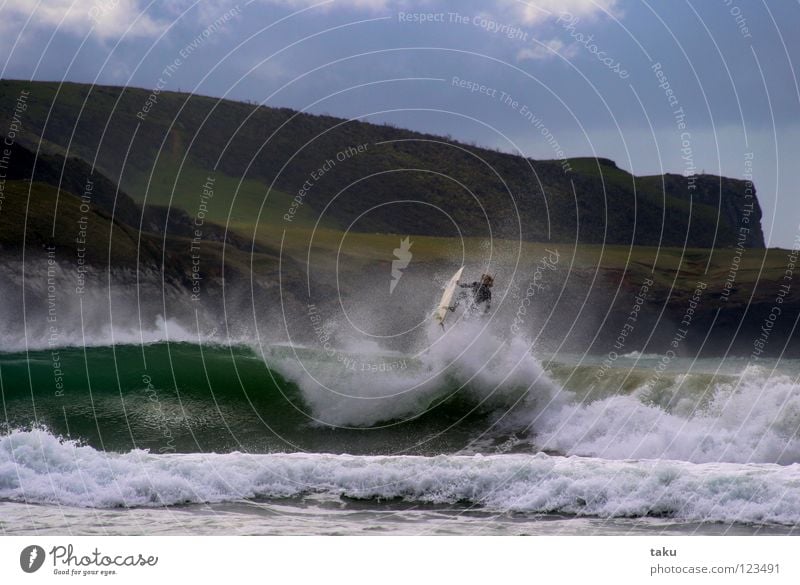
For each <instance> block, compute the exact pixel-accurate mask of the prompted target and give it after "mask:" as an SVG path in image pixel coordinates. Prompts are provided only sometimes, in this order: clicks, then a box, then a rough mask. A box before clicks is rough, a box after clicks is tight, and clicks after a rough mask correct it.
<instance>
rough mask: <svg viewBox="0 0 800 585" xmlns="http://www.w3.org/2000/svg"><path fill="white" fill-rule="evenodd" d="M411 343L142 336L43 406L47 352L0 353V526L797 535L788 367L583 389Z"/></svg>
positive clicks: (518, 354) (432, 339)
mask: <svg viewBox="0 0 800 585" xmlns="http://www.w3.org/2000/svg"><path fill="white" fill-rule="evenodd" d="M425 335H426V343H425V344H424V345H423V346H422V349H421V350H420V351H417V352H398V351H393V350H391V349H387V348H382V347H380V346H378V345H377V344H374V343H370V344H364V343H360V342H357V341H350V342H348V341H347V340H338V341H339V343H338V344H337V346H336V348H337V349H336V351H335V353H334V354H333V355H331V354H330V352H325V351H322V350H321V349H320V348H319V347H317V346H315V345H314V344H313V343H311V344H299V343H294V344H293V343H279V344H260V343H254V342H252V340H251V341H250V342H249V343H242V342H241V340H237V341H236V342H235V343H227V344H226V343H220V342H219V341H215V340H209V339H198V338H197V336H196V335H192V334H191V332H190V331H188V330H184V329H180V328H176V327H173V328H172V329H170V327H169V323H167V322H164V321H158V322H157V324H156V329H155V330H154V331H152V332H149V333H148V334H147V335H146V336H145V339H146V340H147V342H146V343H144V344H143V345H142V344H138V345H137V344H133V343H130V342H131V339H130V337H129V336H125V335H123V336H121V339H123V340H124V341H125V342H126V343H122V344H117V345H112V344H110V343H108V340H103V339H94V340H93V342H92V343H91V344H87V345H86V346H84V347H73V348H70V347H68V346H67V347H64V348H60V350H59V351H60V358H59V359H60V360H61V361H62V362H63V368H64V370H65V372H66V376H67V379H68V380H71V383H70V384H68V386H67V388H66V391H65V393H64V396H58V397H57V396H54V395H53V393H52V392H40V391H39V389H38V387H37V385H36V384H37V382H36V381H37V380H38V381H40V382H41V383H42V384H43V385H45V386H46V385H47V384H46V383H45V381H48V376H51V375H52V374H51V372H50V370H51V368H52V364H51V361H50V355H51V350H49V349H44V348H41V349H29V350H28V351H27V352H20V351H16V352H15V351H9V352H6V353H4V354H2V355H0V368H2V370H0V371H2V373H3V396H4V412H5V421H6V422H5V425H6V430H5V432H4V434H3V435H2V436H0V506H6V508H7V510H8V514H9V515H8V518H9V520H6V521H5V524H4V525H3V527H4V529H5V530H6V531H8V532H14V531H16V530H22V531H24V529H25V528H24V527H26V526H28V527H30V526H31V524H30V523H31V522H34V524H35V523H36V521H35V520H32V518H34V517H36V516H37V515H41V514H45V515H47V514H54V513H56V511H57V514H59V515H64V514H66V515H71V516H72V517H73V520H71V521H70V522H73V523H75V525H76V530H80V526H81V525H83V524H84V523H91V522H93V521H96V519H97V518H98V516H97V515H98V514H105V513H109V514H113V513H114V512H113V511H114V510H117V509H126V510H129V509H141V510H151V512H141V514H145V513H147V514H152V513H154V512H155V511H156V510H159V509H163V510H173V511H174V510H178V509H180V510H181V514H186V513H189V514H191V513H192V512H191V510H193V509H195V508H192V506H195V507H196V511H197V513H198V514H203V515H207V514H208V511H209V508H208V506H212V508H211V509H212V510H213V511H214V513H213V514H212V517H213V518H215V519H219V518H221V517H224V518H226V520H225V522H226V523H227V522H229V521H230V518H231V515H233V516H234V517H236V516H238V515H243V517H244V518H246V519H248V520H250V521H252V520H253V519H254V518H256V517H258V518H261V519H262V520H263V515H264V514H265V511H264V510H265V509H267V510H273V511H274V510H276V509H281V510H283V511H282V512H280V513H281V514H289V516H291V517H294V516H293V515H294V514H298V513H299V512H298V508H297V506H301V507H305V506H311V507H312V508H315V509H316V510H317V512H318V514H321V515H322V516H323V517H325V515H326V514H329V513H331V510H332V509H342V510H344V511H346V513H347V514H348V515H349V514H354V515H355V517H356V518H357V519H355V520H354V519H353V518H350V516H348V519H347V520H342V519H341V518H340V517H338V516H337V518H338V519H337V520H336V521H335V524H336V526H337V528H336V530H335V532H337V533H350V532H357V531H358V530H361V529H363V526H364V524H363V523H364V522H366V521H367V520H366V519H367V518H371V519H372V520H375V517H376V515H378V516H379V515H382V514H386V513H390V514H392V515H397V517H398V518H402V519H403V522H405V523H406V524H403V525H404V526H406V528H408V527H409V526H416V525H415V524H414V522H415V521H416V520H419V518H418V516H419V515H420V514H421V515H422V516H425V517H426V518H427V515H429V514H433V515H434V516H436V517H437V518H438V519H439V520H437V522H438V521H441V522H444V524H445V525H447V526H449V527H450V528H448V529H447V530H450V529H451V528H452V524H453V522H457V523H459V522H460V523H463V522H465V520H464V519H465V518H471V519H472V520H470V521H467V522H466V524H463V526H462V528H463V531H473V530H477V524H476V523H478V524H480V523H485V522H486V521H487V518H486V516H483V515H486V514H489V515H491V522H490V524H493V525H494V526H495V529H496V530H495V531H496V532H497V533H514V532H515V531H519V530H521V528H520V526H522V525H521V524H520V522H522V523H523V524H525V523H526V522H532V521H533V520H534V519H541V518H543V517H547V518H551V519H552V517H553V516H554V515H555V516H556V517H558V518H561V520H559V523H557V524H558V526H559V530H560V531H565V532H569V531H570V530H571V528H567V527H564V526H563V522H564V520H563V518H572V519H573V520H576V521H577V520H578V519H581V518H583V519H593V520H592V521H593V522H603V524H600V525H597V526H595V528H596V529H597V530H598V531H599V532H600V533H619V532H626V531H630V530H633V529H635V528H634V527H635V526H638V527H639V528H640V527H641V525H640V524H631V523H632V522H633V523H637V522H638V523H641V522H649V523H650V524H647V526H648V527H650V528H653V529H665V528H664V526H667V525H669V526H674V525H675V524H676V523H677V524H678V525H680V526H684V527H685V529H686V530H688V528H686V527H690V526H691V527H693V528H692V530H697V526H707V525H708V523H721V524H720V525H722V526H727V527H728V529H729V530H736V528H731V527H739V528H738V529H741V527H750V528H749V529H748V530H755V529H756V528H753V527H758V528H757V529H758V530H762V529H765V528H764V527H766V529H770V530H784V531H786V530H789V531H791V530H793V529H794V527H795V526H796V525H797V524H798V523H800V465H798V463H800V441H798V430H800V429H799V425H800V398H798V384H797V375H798V373H800V367H798V364H796V363H794V362H793V361H791V360H781V361H775V362H772V363H770V362H762V363H760V364H758V365H753V364H749V363H747V362H743V361H742V360H736V359H728V360H723V359H713V358H711V359H709V358H706V359H703V360H697V359H693V360H689V359H679V360H675V363H674V364H672V368H671V370H670V371H669V372H668V373H667V375H663V376H659V377H658V378H657V379H656V378H654V377H653V372H654V371H655V368H656V367H657V364H658V362H659V359H660V357H661V356H659V355H643V354H639V353H632V354H630V355H627V356H623V357H622V359H620V360H618V362H617V363H616V364H615V367H614V368H613V369H612V371H608V370H607V369H605V368H604V369H603V375H602V376H600V375H598V372H599V371H601V369H600V366H599V362H598V358H596V357H592V356H566V355H558V354H555V355H537V354H536V352H535V351H534V345H535V344H534V343H533V342H532V341H531V340H530V339H526V338H525V337H522V336H510V337H504V338H500V337H498V336H496V335H495V334H494V333H492V331H491V330H489V329H488V328H486V326H485V323H482V322H481V321H478V320H476V321H472V322H469V321H467V322H464V323H460V324H459V326H458V327H453V328H451V329H450V330H448V331H447V332H445V333H441V332H439V331H429V332H426V333H425ZM14 349H16V348H14ZM145 356H146V359H145ZM159 360H160V361H159ZM142 361H144V362H145V363H146V364H147V366H146V369H145V366H143V365H142V363H140V362H142ZM198 364H202V367H201V368H198V367H197V366H198ZM80 370H86V372H87V374H86V376H87V378H86V380H81V379H80V376H77V375H76V373H77V372H78V371H80ZM88 372H91V374H89V373H88ZM143 372H149V373H146V374H145V375H146V378H143V375H142V373H143ZM164 373H167V374H168V375H166V376H165V375H163V374H164ZM237 380H238V381H237ZM89 387H91V388H89ZM153 396H156V400H155V402H154V401H153ZM165 429H166V430H167V431H168V432H169V436H168V437H167V435H165V434H164V431H165ZM165 444H169V445H171V448H170V449H165V448H164V445H165ZM2 502H5V503H2ZM301 502H302V504H301ZM358 502H361V503H362V504H357V503H358ZM359 505H360V506H362V507H360V508H356V511H354V510H353V509H352V508H353V506H359ZM20 506H22V507H21V508H20ZM31 506H33V508H31ZM186 506H189V508H186ZM220 506H222V508H220ZM332 506H333V508H331V507H332ZM363 506H367V507H366V508H364V507H363ZM231 507H233V508H231ZM65 509H69V510H71V511H69V512H65V511H64V510H65ZM287 509H288V510H290V511H287ZM31 510H34V511H33V512H32V511H31ZM80 510H84V512H83V513H80V512H78V511H80ZM104 511H105V512H104ZM271 513H272V512H270V514H271ZM276 513H277V512H276ZM170 514H172V513H170ZM359 514H360V515H359ZM475 514H478V516H477V517H476V516H474V515H475ZM76 515H77V518H78V519H74V517H75V516H76ZM289 516H283V517H284V518H287V517H289ZM204 517H205V516H204ZM93 518H94V519H95V520H92V519H93ZM170 518H173V516H170ZM456 519H458V520H456ZM118 520H119V519H118V518H117V521H118ZM340 520H341V521H342V522H343V524H340V523H339V521H340ZM192 522H193V521H189V524H192ZM427 522H428V520H425V522H423V523H422V524H420V525H419V526H418V528H419V529H420V530H422V528H421V526H422V525H423V524H425V523H427ZM620 522H622V524H619V523H620ZM653 522H656V524H652V523H653ZM226 523H223V524H220V528H219V530H221V531H224V530H225V528H224V526H229V524H226ZM300 523H301V525H302V521H300ZM408 523H410V524H408ZM498 523H499V524H498ZM659 523H660V524H659ZM664 523H667V524H664ZM167 524H169V522H167ZM189 524H186V522H184V521H182V522H181V523H179V524H177V525H175V526H174V528H175V530H176V531H178V532H180V531H181V530H190V529H189V528H186V527H187V526H188V525H189ZM211 524H212V525H213V524H214V522H212V523H211ZM245 524H246V525H249V524H247V523H245ZM123 525H125V523H124V522H123ZM482 525H483V524H481V526H482ZM293 526H294V528H293V530H294V529H295V528H297V525H296V522H295V524H294V525H293ZM459 526H461V524H459ZM498 526H499V528H498ZM553 526H555V525H553ZM659 527H661V528H659ZM769 527H772V528H769ZM84 528H86V526H84ZM128 528H130V526H128ZM206 528H207V529H209V530H211V531H212V532H213V529H211V528H209V527H208V526H206ZM284 528H285V527H284ZM396 529H397V527H396V526H395V527H394V528H391V529H390V528H387V532H392V531H393V530H396ZM539 529H541V526H539V525H538V524H537V525H536V526H532V525H528V524H525V529H524V530H523V531H524V532H532V533H535V532H536V531H537V530H539ZM276 530H277V528H276ZM308 530H309V532H312V531H313V530H315V529H314V528H312V527H311V525H310V524H309V525H308ZM454 530H455V532H457V533H458V532H459V531H460V530H461V529H454ZM253 532H261V531H260V530H257V529H255V528H254V529H253ZM300 533H302V529H300Z"/></svg>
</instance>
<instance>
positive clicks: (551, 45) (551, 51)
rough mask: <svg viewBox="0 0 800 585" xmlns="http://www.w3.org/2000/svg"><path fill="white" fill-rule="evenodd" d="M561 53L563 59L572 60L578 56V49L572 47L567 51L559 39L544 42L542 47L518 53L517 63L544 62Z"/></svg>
mask: <svg viewBox="0 0 800 585" xmlns="http://www.w3.org/2000/svg"><path fill="white" fill-rule="evenodd" d="M559 53H560V54H561V56H562V57H566V58H567V59H570V58H572V57H574V56H575V55H576V54H577V47H576V46H574V45H571V46H569V47H567V48H566V50H565V49H564V43H563V42H561V41H560V40H559V39H550V40H549V41H543V42H542V44H541V45H538V44H537V45H535V46H533V47H526V48H524V49H520V50H519V51H518V52H517V61H544V60H545V59H552V58H554V57H556V56H557V54H559Z"/></svg>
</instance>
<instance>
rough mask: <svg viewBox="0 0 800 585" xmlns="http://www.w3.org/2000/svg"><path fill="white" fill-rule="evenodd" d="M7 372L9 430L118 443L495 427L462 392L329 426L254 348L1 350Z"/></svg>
mask: <svg viewBox="0 0 800 585" xmlns="http://www.w3.org/2000/svg"><path fill="white" fill-rule="evenodd" d="M306 357H307V356H306ZM284 359H296V358H295V357H294V356H290V355H286V356H284ZM0 378H1V380H2V396H3V422H4V424H5V426H6V427H7V428H8V429H20V428H22V429H24V428H31V427H34V426H44V427H46V428H48V429H49V430H50V431H51V432H52V433H54V434H57V435H60V436H64V437H71V438H74V439H79V440H81V441H83V442H85V443H87V444H89V445H91V446H93V447H94V448H97V449H104V450H110V451H127V450H130V449H134V448H140V449H148V450H150V451H151V452H153V453H171V452H187V453H188V452H230V451H250V452H261V453H264V452H294V451H298V450H307V451H315V452H337V453H341V452H348V453H358V454H378V453H399V452H409V453H441V452H452V451H454V450H457V449H459V448H461V447H463V446H464V445H465V444H466V443H467V442H468V440H469V436H470V429H471V428H481V427H482V428H485V427H486V424H485V418H486V413H485V412H483V413H473V412H471V411H473V410H475V409H474V404H470V403H469V401H466V400H462V399H460V398H459V397H458V394H456V396H454V397H450V398H448V399H446V400H443V401H441V402H440V403H437V404H434V405H432V408H430V409H427V408H426V409H423V413H422V414H421V415H420V416H416V417H410V418H411V420H407V421H405V422H395V423H391V422H390V423H387V424H380V425H373V427H372V428H363V429H356V428H336V427H334V426H329V425H325V424H320V423H319V422H317V420H316V417H315V416H314V415H313V414H312V412H311V411H310V409H309V407H308V406H307V405H306V404H305V403H304V400H303V398H302V395H301V393H300V391H299V389H298V387H297V386H296V385H295V384H293V383H291V382H289V381H287V380H286V379H285V378H283V377H282V376H281V375H280V374H278V373H277V372H276V371H274V369H270V367H268V366H267V365H266V364H265V363H264V361H263V360H262V359H261V358H260V357H258V356H257V355H256V354H254V353H253V352H252V351H251V350H249V349H247V348H243V347H234V348H229V347H224V346H207V347H200V346H197V345H192V344H187V343H177V344H176V343H170V344H166V343H162V344H153V345H145V346H143V347H138V346H116V347H113V348H112V347H88V348H85V349H84V348H60V349H56V350H54V351H36V352H30V353H28V354H27V355H26V354H25V353H15V354H2V355H0ZM448 394H452V393H447V392H445V393H444V396H447V395H448ZM477 423H480V424H477Z"/></svg>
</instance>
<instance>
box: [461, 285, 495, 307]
mask: <svg viewBox="0 0 800 585" xmlns="http://www.w3.org/2000/svg"><path fill="white" fill-rule="evenodd" d="M459 286H460V287H461V288H469V289H472V300H473V302H474V303H475V306H478V305H483V312H484V313H485V312H487V311H488V310H489V307H491V305H492V289H491V287H490V286H487V285H485V284H483V283H482V282H473V283H471V284H461V285H459ZM484 303H485V304H484Z"/></svg>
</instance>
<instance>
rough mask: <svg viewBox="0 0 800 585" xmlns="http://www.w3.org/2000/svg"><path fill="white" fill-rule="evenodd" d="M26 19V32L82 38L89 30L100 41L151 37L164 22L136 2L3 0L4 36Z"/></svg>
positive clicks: (137, 0)
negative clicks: (55, 30)
mask: <svg viewBox="0 0 800 585" xmlns="http://www.w3.org/2000/svg"><path fill="white" fill-rule="evenodd" d="M29 17H30V22H29V24H28V28H29V29H33V30H36V29H40V28H45V29H53V28H56V27H57V28H58V29H59V30H61V31H65V32H69V33H71V34H74V35H79V36H83V35H85V34H87V33H88V32H89V31H90V30H91V31H92V34H93V35H95V36H97V37H98V38H100V39H103V40H105V39H110V38H119V37H121V36H122V35H125V36H130V37H151V36H155V35H157V34H159V33H160V32H161V31H163V30H164V28H166V26H167V25H168V23H166V22H162V21H159V20H156V19H154V18H153V17H151V16H150V15H148V14H142V8H141V7H140V6H139V0H94V1H93V2H81V1H77V2H76V1H74V0H45V1H43V2H38V3H35V4H34V3H33V2H31V0H7V1H6V2H5V4H3V5H2V8H0V19H2V22H3V28H4V31H5V33H6V34H7V33H9V32H17V31H19V30H20V29H21V28H22V27H23V25H24V24H25V22H26V21H27V20H28V18H29Z"/></svg>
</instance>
